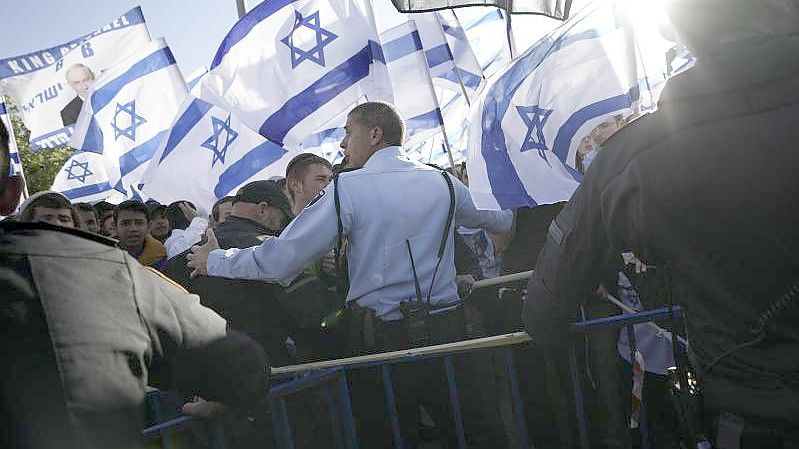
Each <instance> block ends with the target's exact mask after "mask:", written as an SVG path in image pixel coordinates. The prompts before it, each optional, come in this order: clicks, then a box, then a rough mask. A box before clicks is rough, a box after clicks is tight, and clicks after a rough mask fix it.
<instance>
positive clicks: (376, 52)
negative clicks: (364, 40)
mask: <svg viewBox="0 0 799 449" xmlns="http://www.w3.org/2000/svg"><path fill="white" fill-rule="evenodd" d="M369 52H370V53H371V55H372V61H377V62H382V63H383V64H385V63H386V56H385V55H384V54H383V49H382V48H381V47H380V44H379V43H377V42H375V41H373V40H371V39H369Z"/></svg>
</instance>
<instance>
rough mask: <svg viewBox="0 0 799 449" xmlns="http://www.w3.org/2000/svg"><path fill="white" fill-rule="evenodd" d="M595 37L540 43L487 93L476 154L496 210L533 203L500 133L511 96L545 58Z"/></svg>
mask: <svg viewBox="0 0 799 449" xmlns="http://www.w3.org/2000/svg"><path fill="white" fill-rule="evenodd" d="M577 23H579V22H575V23H574V24H573V26H574V25H576V24H577ZM597 37H599V35H598V33H597V31H596V30H589V31H585V32H582V33H578V34H575V35H571V36H570V35H567V34H562V35H560V36H558V37H557V38H556V39H555V40H554V41H553V42H551V43H550V42H546V41H544V42H541V43H540V44H539V45H537V46H536V47H535V48H534V49H532V50H531V51H530V53H528V54H526V55H523V56H522V57H520V58H519V59H518V60H517V62H516V63H515V64H513V65H512V66H511V67H510V68H509V70H508V71H507V72H505V73H504V74H503V75H502V76H501V77H500V78H499V79H498V80H497V81H496V83H495V84H494V85H493V86H492V88H491V90H490V91H489V92H488V93H487V95H486V97H485V103H484V106H483V116H482V126H483V137H482V139H481V140H482V144H481V146H482V147H481V149H480V152H481V153H482V155H483V158H484V159H485V163H486V171H487V173H488V182H489V184H490V185H491V192H492V193H493V195H494V197H495V198H496V199H497V203H498V204H499V206H500V208H502V209H508V208H510V207H515V206H519V205H521V204H526V205H528V206H535V205H536V204H537V203H536V202H535V200H533V198H531V197H530V195H528V194H527V190H526V189H525V188H524V184H523V183H522V180H521V179H520V178H519V174H518V173H517V172H516V168H515V166H514V165H513V162H512V161H511V160H510V155H509V154H508V146H507V144H506V143H505V134H504V132H503V131H502V118H503V117H504V116H505V114H506V113H507V112H508V108H509V107H510V102H511V99H512V98H513V95H514V94H515V93H516V91H517V90H518V89H519V87H520V86H521V85H522V82H523V81H524V79H525V78H527V77H528V76H529V75H530V74H531V73H533V71H535V70H536V69H537V68H538V66H540V65H541V64H542V63H543V62H544V60H546V58H548V57H550V56H552V55H553V54H554V53H556V52H557V51H558V50H561V49H563V48H565V47H567V46H568V45H570V44H573V43H575V42H579V41H582V40H586V39H596V38H597Z"/></svg>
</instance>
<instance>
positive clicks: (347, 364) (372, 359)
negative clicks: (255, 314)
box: [272, 332, 530, 378]
mask: <svg viewBox="0 0 799 449" xmlns="http://www.w3.org/2000/svg"><path fill="white" fill-rule="evenodd" d="M528 341H530V336H529V335H528V334H527V333H526V332H514V333H510V334H504V335H496V336H491V337H484V338H475V339H472V340H464V341H459V342H454V343H446V344H441V345H434V346H425V347H421V348H413V349H405V350H401V351H392V352H383V353H379V354H370V355H363V356H358V357H349V358H344V359H335V360H325V361H322V362H314V363H305V364H302V365H288V366H281V367H277V368H272V376H273V377H278V378H280V377H285V376H289V375H294V374H299V373H303V372H306V371H318V370H322V369H325V368H349V369H352V368H366V367H369V366H375V365H378V364H380V363H382V362H395V363H400V362H406V361H409V360H414V359H419V358H430V357H437V356H443V355H453V354H457V353H460V352H467V351H470V350H474V349H488V348H496V347H499V346H506V345H511V344H519V343H526V342H528Z"/></svg>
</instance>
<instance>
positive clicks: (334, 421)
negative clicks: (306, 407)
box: [322, 384, 344, 449]
mask: <svg viewBox="0 0 799 449" xmlns="http://www.w3.org/2000/svg"><path fill="white" fill-rule="evenodd" d="M331 388H332V387H331V385H330V384H326V385H325V386H324V387H323V389H322V390H323V393H322V394H323V395H324V397H325V404H326V405H327V414H328V416H329V417H330V429H331V430H332V431H333V442H334V443H335V444H336V449H344V440H342V439H341V432H340V430H339V429H341V425H340V421H339V417H338V410H337V409H336V403H335V402H334V401H333V392H332V391H331Z"/></svg>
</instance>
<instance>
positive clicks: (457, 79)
mask: <svg viewBox="0 0 799 449" xmlns="http://www.w3.org/2000/svg"><path fill="white" fill-rule="evenodd" d="M435 16H436V19H437V21H438V23H439V26H440V27H441V30H442V31H443V33H444V38H445V39H446V42H447V46H448V48H449V51H450V54H451V57H452V63H453V69H452V70H450V71H448V72H444V73H442V74H440V75H439V76H438V78H441V79H442V81H443V80H446V81H449V82H450V83H451V84H452V85H454V87H450V88H454V89H463V91H464V95H467V96H468V98H469V99H470V100H471V98H472V97H473V96H474V95H475V92H476V91H477V89H478V88H480V86H481V85H482V83H483V81H485V78H484V76H483V68H482V67H481V66H480V62H479V61H478V60H477V56H476V55H475V54H474V50H473V49H472V45H471V44H470V43H469V38H468V37H466V31H465V30H464V29H463V27H462V26H461V23H460V20H458V16H456V15H455V11H453V10H445V11H438V12H436V13H435Z"/></svg>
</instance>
